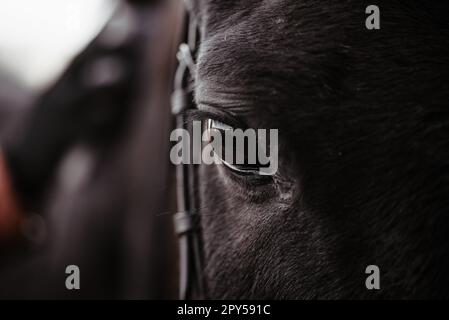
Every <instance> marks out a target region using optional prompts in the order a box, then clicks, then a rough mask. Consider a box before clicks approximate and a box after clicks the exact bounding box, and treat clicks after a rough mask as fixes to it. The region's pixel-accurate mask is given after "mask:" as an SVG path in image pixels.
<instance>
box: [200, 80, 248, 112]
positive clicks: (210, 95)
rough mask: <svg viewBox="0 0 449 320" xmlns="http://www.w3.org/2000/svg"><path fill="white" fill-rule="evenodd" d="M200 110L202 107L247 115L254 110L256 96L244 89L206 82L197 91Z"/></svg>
mask: <svg viewBox="0 0 449 320" xmlns="http://www.w3.org/2000/svg"><path fill="white" fill-rule="evenodd" d="M195 98H196V103H197V105H198V108H199V109H201V105H209V106H214V107H216V108H222V109H226V111H228V112H231V113H236V114H246V113H249V112H251V111H252V110H253V102H254V95H252V94H251V93H250V92H248V91H244V90H243V89H242V88H232V87H226V86H220V85H218V84H215V83H214V82H213V81H205V83H202V84H201V85H198V86H197V87H196V90H195Z"/></svg>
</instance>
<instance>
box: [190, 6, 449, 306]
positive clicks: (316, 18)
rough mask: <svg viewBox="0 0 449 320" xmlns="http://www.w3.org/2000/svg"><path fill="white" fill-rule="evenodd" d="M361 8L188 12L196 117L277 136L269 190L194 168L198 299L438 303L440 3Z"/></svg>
mask: <svg viewBox="0 0 449 320" xmlns="http://www.w3.org/2000/svg"><path fill="white" fill-rule="evenodd" d="M370 4H371V3H367V2H365V1H308V0H306V1H297V0H283V1H274V0H273V1H262V0H258V1H235V0H226V1H225V0H223V1H218V0H192V1H191V2H190V6H191V7H192V8H193V9H192V14H193V15H194V17H195V18H196V19H197V21H198V23H199V30H200V35H201V41H200V46H199V52H198V55H197V72H196V77H195V81H194V86H195V89H194V94H195V102H196V104H197V107H198V109H199V110H200V112H202V111H201V110H205V109H206V107H207V110H208V112H210V111H211V110H216V111H217V112H220V113H222V111H225V112H226V113H227V114H229V121H228V124H232V123H234V122H233V120H234V119H235V118H236V119H238V120H239V121H241V122H244V123H245V124H246V125H247V126H248V127H250V128H277V129H279V147H280V150H279V171H278V172H277V174H276V175H275V176H273V177H272V179H269V180H263V181H262V180H260V179H259V177H257V176H251V175H250V176H248V175H239V174H238V173H235V172H232V171H231V170H228V169H227V168H226V167H224V166H213V165H203V166H201V168H200V173H199V181H200V183H199V186H198V190H197V192H198V194H199V199H200V208H199V210H200V212H201V225H202V230H203V243H204V255H205V259H204V261H205V273H206V284H207V289H208V297H210V298H306V299H310V298H419V297H447V296H448V295H449V289H448V288H449V277H448V276H447V269H448V268H449V245H448V242H447V231H448V228H449V218H448V217H447V214H448V213H449V212H448V211H449V197H448V192H449V184H448V179H449V171H448V169H449V167H448V164H449V162H448V161H449V138H448V133H449V111H448V105H447V103H448V100H449V82H448V80H449V68H448V63H449V24H448V21H447V15H448V14H449V10H448V9H449V6H448V5H447V2H444V1H436V2H433V4H430V3H425V1H399V0H394V1H377V2H376V5H377V6H378V7H379V8H380V12H381V14H380V17H381V28H380V29H379V30H368V29H367V28H366V27H365V19H366V18H367V17H368V15H366V13H365V9H366V7H367V6H369V5H370ZM225 122H226V120H225ZM368 265H376V266H378V267H379V269H380V290H368V289H367V287H366V286H365V279H366V278H367V277H368V275H367V274H366V273H365V270H366V267H367V266H368Z"/></svg>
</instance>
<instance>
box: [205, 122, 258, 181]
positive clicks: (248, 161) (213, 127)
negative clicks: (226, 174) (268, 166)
mask: <svg viewBox="0 0 449 320" xmlns="http://www.w3.org/2000/svg"><path fill="white" fill-rule="evenodd" d="M206 130H207V131H208V140H209V142H210V143H212V145H213V148H214V155H215V156H216V157H217V158H218V160H219V161H220V163H222V164H224V165H225V166H226V167H228V168H229V169H231V170H232V171H233V172H235V173H238V174H242V175H260V168H261V165H259V164H258V161H257V148H258V141H257V135H256V134H254V137H255V139H254V140H253V141H251V140H250V139H245V138H241V139H240V143H241V146H240V147H238V146H237V140H238V139H237V138H236V131H235V130H236V128H234V127H232V126H230V125H228V124H225V123H223V122H220V121H217V120H213V119H208V120H207V122H206ZM212 131H215V132H216V133H219V134H220V136H221V139H220V141H219V142H220V144H219V145H218V144H217V142H216V141H215V142H213V140H214V139H215V138H212V136H214V134H212ZM241 132H243V131H242V130H241ZM230 137H231V139H230ZM259 147H260V146H259ZM231 149H232V150H231ZM240 153H243V154H240ZM250 153H252V154H250ZM229 155H231V156H229ZM230 157H232V158H230ZM242 158H243V161H239V160H238V159H240V160H242Z"/></svg>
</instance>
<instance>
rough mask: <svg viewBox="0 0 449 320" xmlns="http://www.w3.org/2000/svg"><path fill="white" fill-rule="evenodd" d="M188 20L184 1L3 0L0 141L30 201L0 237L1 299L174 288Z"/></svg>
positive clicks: (156, 293)
mask: <svg viewBox="0 0 449 320" xmlns="http://www.w3.org/2000/svg"><path fill="white" fill-rule="evenodd" d="M181 23H182V7H181V3H180V1H177V0H166V1H151V0H146V1H145V0H140V1H137V0H134V1H131V0H129V1H125V0H64V1H60V0H40V1H34V0H3V1H1V2H0V148H1V149H2V150H3V152H4V156H5V159H6V160H7V164H8V165H9V168H10V170H11V175H12V179H13V180H14V181H13V182H14V186H15V187H16V188H17V192H18V195H19V198H20V200H21V203H23V206H24V208H25V219H24V222H23V223H22V224H21V227H20V228H21V229H20V236H18V237H17V239H14V241H10V242H8V243H4V244H2V245H1V246H0V298H6V299H12V298H39V299H44V298H74V299H85V298H94V299H97V298H98V299H103V298H113V299H122V298H124V299H160V298H176V297H177V261H176V256H177V250H176V241H175V238H174V235H173V226H172V213H173V212H174V210H175V200H174V199H175V196H174V188H173V182H174V175H173V170H172V169H173V168H171V167H170V164H169V159H168V156H169V152H168V148H169V138H168V137H169V131H170V128H171V127H172V117H171V115H170V104H169V101H170V94H171V90H172V85H171V84H172V75H173V74H174V68H175V67H176V61H175V50H176V47H177V43H178V39H179V35H178V34H179V30H180V24H181ZM0 201H1V199H0ZM68 265H76V266H78V267H79V269H80V274H81V290H67V289H66V287H65V279H66V277H67V274H66V273H65V270H66V266H68Z"/></svg>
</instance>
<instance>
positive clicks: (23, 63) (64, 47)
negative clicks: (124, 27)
mask: <svg viewBox="0 0 449 320" xmlns="http://www.w3.org/2000/svg"><path fill="white" fill-rule="evenodd" d="M116 5H117V0H0V70H2V71H3V72H5V73H7V74H12V75H13V76H14V77H15V78H17V79H18V80H19V81H20V82H22V83H23V84H24V85H25V86H27V87H29V88H31V89H42V88H44V87H45V86H47V85H48V84H49V83H51V82H52V81H54V80H55V78H56V77H57V76H58V75H59V74H60V73H61V72H62V71H63V70H64V68H65V67H66V66H67V64H68V63H69V62H70V60H71V59H73V57H74V56H75V55H76V54H77V53H79V52H80V51H81V50H82V49H83V48H84V47H85V46H86V45H87V44H88V43H89V41H90V40H92V39H93V37H95V36H96V35H97V34H98V32H99V31H100V30H101V28H102V27H103V26H104V24H105V23H106V21H107V20H108V19H109V17H110V16H111V14H112V12H113V10H114V8H115V7H116Z"/></svg>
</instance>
